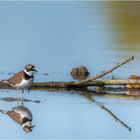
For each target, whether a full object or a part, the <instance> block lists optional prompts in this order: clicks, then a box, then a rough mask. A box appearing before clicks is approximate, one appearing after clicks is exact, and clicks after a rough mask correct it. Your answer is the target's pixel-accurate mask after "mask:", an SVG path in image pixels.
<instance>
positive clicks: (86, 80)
mask: <svg viewBox="0 0 140 140" xmlns="http://www.w3.org/2000/svg"><path fill="white" fill-rule="evenodd" d="M131 60H134V56H132V57H131V58H129V59H127V60H125V61H124V62H122V63H117V65H116V66H114V67H113V68H112V69H110V70H108V71H104V72H102V73H100V74H97V75H95V76H93V77H89V78H87V79H85V80H82V81H80V82H77V84H78V83H80V84H84V83H87V82H90V81H93V80H95V79H97V78H100V77H103V76H104V75H106V74H108V73H111V72H112V71H114V70H115V69H117V68H118V67H120V66H122V65H124V64H126V63H128V62H129V61H131Z"/></svg>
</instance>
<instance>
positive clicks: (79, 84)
mask: <svg viewBox="0 0 140 140" xmlns="http://www.w3.org/2000/svg"><path fill="white" fill-rule="evenodd" d="M131 60H134V57H131V58H129V59H127V60H125V61H124V62H122V63H118V64H117V65H116V66H114V67H113V68H112V69H110V70H108V71H104V72H102V73H100V74H97V75H95V76H92V77H89V78H87V79H85V80H81V81H72V82H56V81H52V82H35V83H33V84H32V86H31V88H30V89H35V88H36V89H41V88H42V89H49V88H64V89H66V90H69V89H75V88H80V89H81V88H82V89H86V88H87V87H88V86H104V85H124V86H125V85H137V84H138V85H140V80H138V79H136V80H134V79H128V80H117V79H115V80H102V79H101V80H96V79H97V78H100V77H102V76H104V75H106V74H108V73H111V72H112V71H114V70H115V69H117V68H119V67H120V66H122V65H124V64H126V63H128V62H130V61H131ZM0 88H2V89H3V88H7V89H12V87H11V86H9V85H7V84H6V83H2V82H0Z"/></svg>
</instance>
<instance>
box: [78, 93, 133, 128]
mask: <svg viewBox="0 0 140 140" xmlns="http://www.w3.org/2000/svg"><path fill="white" fill-rule="evenodd" d="M80 95H82V96H84V97H86V99H88V100H89V101H91V102H94V103H95V104H96V105H98V106H99V107H100V108H102V109H103V110H105V111H106V112H107V113H108V114H109V115H110V116H111V117H112V118H113V119H115V121H116V122H119V123H120V124H121V125H122V126H123V127H125V128H126V129H128V130H129V131H131V128H130V127H129V126H128V125H126V124H125V123H124V122H123V121H121V120H120V119H119V118H118V117H117V116H116V115H114V114H113V113H112V111H110V110H109V109H108V108H106V107H105V106H103V105H102V103H100V102H98V101H96V100H94V99H93V98H92V96H93V95H91V94H87V95H86V94H85V93H84V92H83V93H81V94H80Z"/></svg>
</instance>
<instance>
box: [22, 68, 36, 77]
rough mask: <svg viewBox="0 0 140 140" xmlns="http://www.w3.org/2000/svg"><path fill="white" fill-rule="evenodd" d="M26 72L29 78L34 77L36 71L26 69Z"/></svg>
mask: <svg viewBox="0 0 140 140" xmlns="http://www.w3.org/2000/svg"><path fill="white" fill-rule="evenodd" d="M24 72H25V73H26V74H27V75H29V76H33V75H34V71H26V69H24Z"/></svg>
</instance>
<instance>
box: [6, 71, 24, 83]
mask: <svg viewBox="0 0 140 140" xmlns="http://www.w3.org/2000/svg"><path fill="white" fill-rule="evenodd" d="M23 76H24V71H21V72H18V73H16V74H15V75H14V76H12V77H11V78H10V79H9V80H8V82H9V83H11V84H13V85H15V84H17V83H20V82H21V80H22V77H23Z"/></svg>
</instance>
